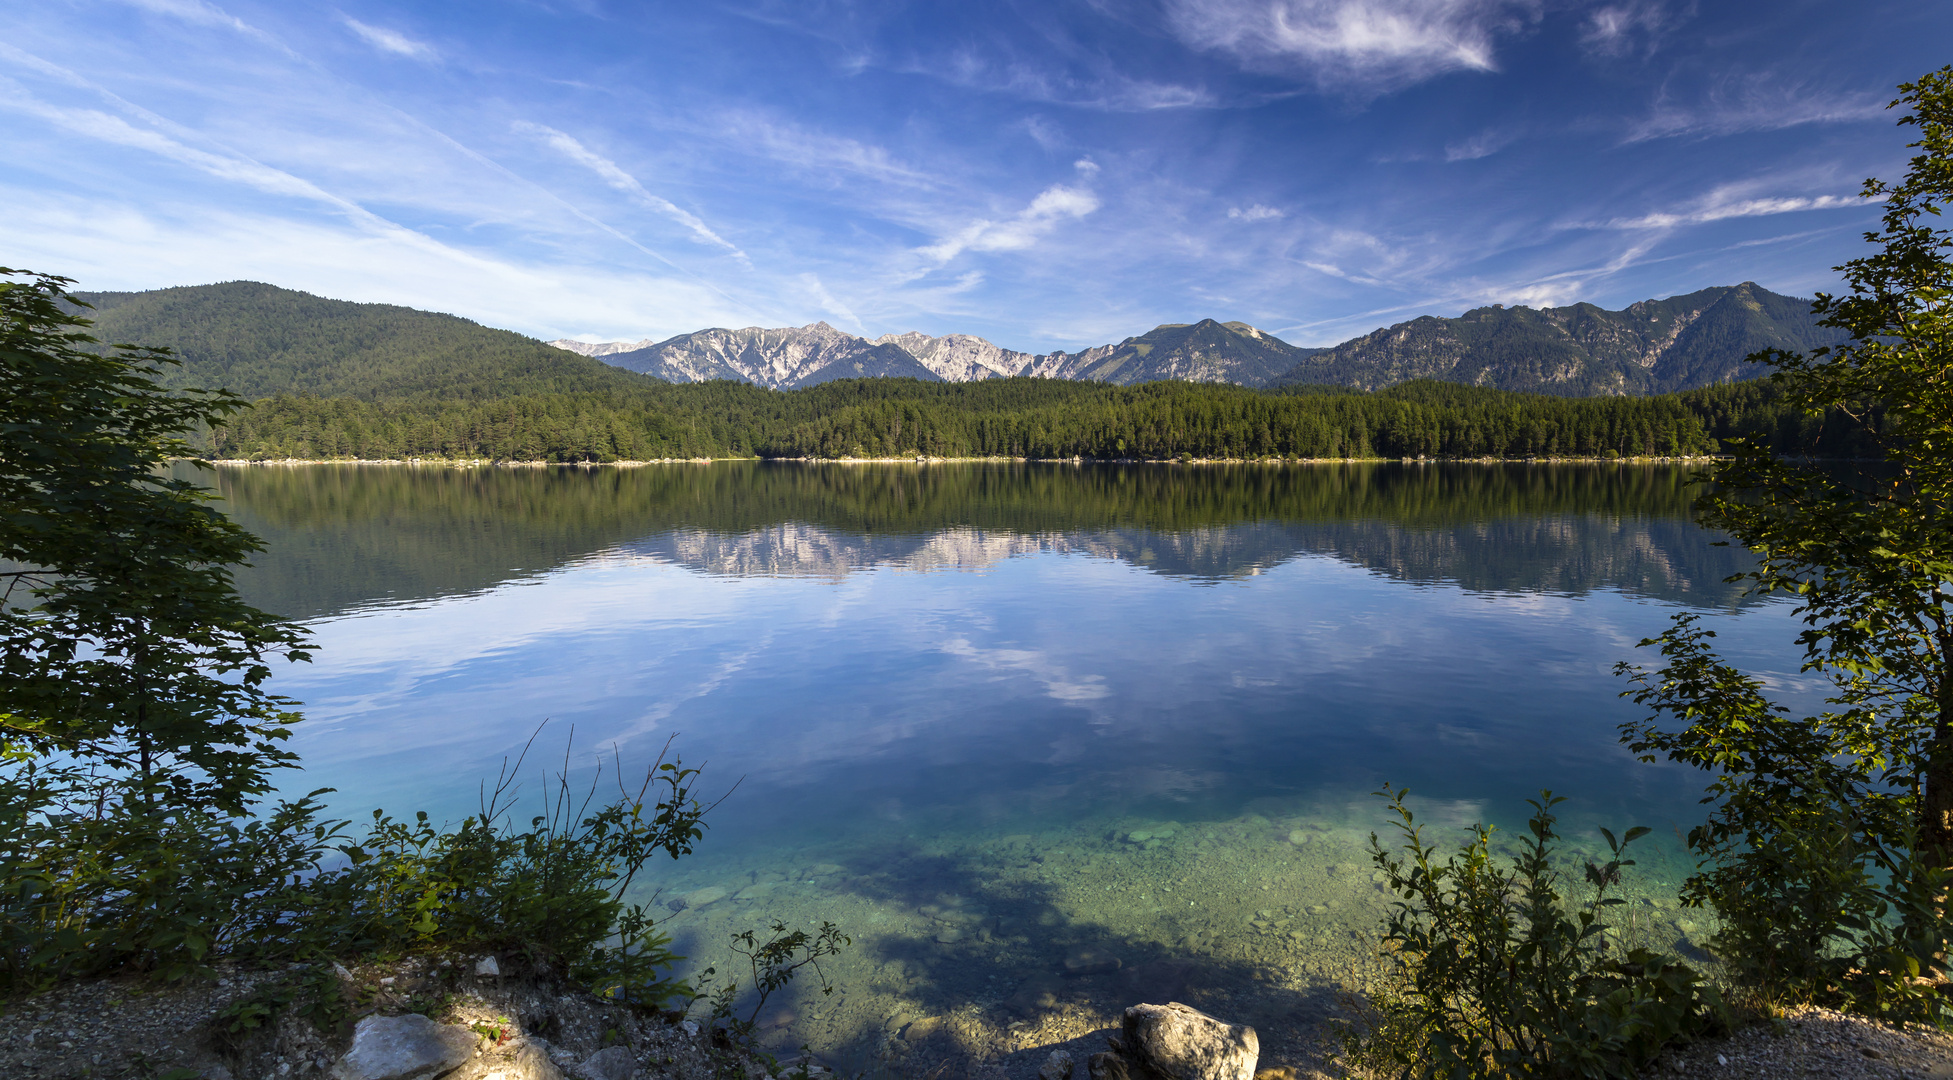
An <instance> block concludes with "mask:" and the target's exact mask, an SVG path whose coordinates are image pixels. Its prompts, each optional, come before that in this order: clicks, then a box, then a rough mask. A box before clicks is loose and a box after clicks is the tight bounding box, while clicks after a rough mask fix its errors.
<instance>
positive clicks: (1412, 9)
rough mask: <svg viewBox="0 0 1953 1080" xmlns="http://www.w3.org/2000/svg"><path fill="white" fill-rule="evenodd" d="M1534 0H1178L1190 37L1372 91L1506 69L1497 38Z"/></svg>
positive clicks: (1324, 83)
mask: <svg viewBox="0 0 1953 1080" xmlns="http://www.w3.org/2000/svg"><path fill="white" fill-rule="evenodd" d="M1535 10H1536V5H1535V4H1534V3H1531V2H1529V0H1169V3H1168V8H1167V11H1168V19H1169V21H1170V23H1171V25H1172V27H1173V30H1174V31H1175V32H1176V33H1177V34H1178V35H1179V37H1180V38H1181V40H1182V41H1185V42H1186V43H1187V44H1189V45H1192V46H1193V47H1195V48H1200V49H1213V50H1219V51H1223V52H1228V53H1232V54H1234V55H1235V56H1237V57H1239V58H1240V59H1241V60H1243V61H1244V62H1246V63H1248V64H1251V65H1254V66H1262V67H1265V66H1275V67H1281V68H1287V69H1292V70H1293V71H1295V72H1296V73H1297V74H1301V75H1303V76H1305V77H1307V78H1309V79H1311V80H1313V81H1314V82H1315V83H1316V84H1317V85H1318V86H1320V87H1322V88H1323V89H1325V90H1334V91H1341V92H1346V93H1372V92H1376V91H1380V90H1386V89H1390V88H1393V87H1397V86H1404V85H1408V84H1410V83H1414V82H1420V81H1422V80H1424V79H1428V78H1432V77H1434V76H1437V75H1442V74H1445V73H1447V72H1452V71H1496V70H1497V69H1498V61H1497V58H1496V57H1495V56H1494V50H1493V43H1494V39H1495V38H1496V37H1497V36H1498V34H1500V33H1501V32H1506V31H1509V30H1512V29H1516V28H1518V27H1519V26H1521V25H1523V24H1524V22H1525V21H1526V18H1527V17H1528V16H1529V15H1530V14H1531V13H1532V12H1533V11H1535Z"/></svg>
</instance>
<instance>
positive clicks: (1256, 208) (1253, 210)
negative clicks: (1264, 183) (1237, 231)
mask: <svg viewBox="0 0 1953 1080" xmlns="http://www.w3.org/2000/svg"><path fill="white" fill-rule="evenodd" d="M1227 216H1228V220H1230V221H1273V220H1275V219H1276V218H1279V217H1282V216H1283V214H1282V212H1281V211H1280V210H1277V209H1275V208H1274V207H1272V206H1263V205H1261V204H1260V203H1255V204H1254V205H1253V206H1249V207H1245V208H1243V207H1239V206H1233V207H1229V208H1228V211H1227Z"/></svg>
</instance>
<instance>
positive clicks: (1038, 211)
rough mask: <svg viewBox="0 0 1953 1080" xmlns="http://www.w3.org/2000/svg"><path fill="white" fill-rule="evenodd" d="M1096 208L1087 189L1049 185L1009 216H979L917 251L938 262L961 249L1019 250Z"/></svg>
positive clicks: (958, 252) (1096, 200) (951, 257)
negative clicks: (1028, 203) (998, 218)
mask: <svg viewBox="0 0 1953 1080" xmlns="http://www.w3.org/2000/svg"><path fill="white" fill-rule="evenodd" d="M1080 171H1081V172H1084V171H1086V170H1080ZM1098 208H1099V197H1098V196H1097V195H1095V194H1093V193H1092V191H1091V190H1090V189H1089V188H1082V187H1070V186H1068V185H1065V184H1053V185H1052V186H1050V187H1048V188H1046V189H1044V190H1043V191H1041V192H1039V193H1038V197H1037V198H1035V199H1032V200H1031V204H1030V205H1029V206H1026V207H1025V208H1024V209H1022V210H1020V211H1018V212H1017V213H1016V214H1014V215H1012V216H1011V217H1009V218H1006V219H1005V220H1003V221H990V220H987V219H983V218H979V219H977V220H976V221H972V222H971V223H970V224H968V225H967V226H965V227H963V228H962V229H960V230H958V231H957V232H956V233H955V234H954V235H952V236H949V237H945V238H944V239H943V240H942V241H941V242H939V243H936V244H931V245H930V246H928V247H925V248H922V249H920V251H921V253H922V254H923V255H925V256H927V257H928V258H929V259H931V260H932V261H934V262H936V263H937V264H939V265H940V264H942V263H946V262H948V261H950V260H951V259H954V258H955V257H956V256H958V255H961V254H962V253H963V252H965V251H1021V250H1023V249H1024V248H1028V247H1030V246H1032V245H1033V244H1036V243H1037V242H1038V240H1040V239H1042V238H1043V237H1044V235H1045V234H1047V233H1049V232H1050V231H1051V230H1053V229H1055V228H1057V227H1058V226H1059V225H1061V224H1063V223H1064V222H1066V221H1070V220H1076V219H1078V218H1082V217H1084V216H1086V215H1087V214H1090V213H1092V212H1093V211H1094V210H1097V209H1098Z"/></svg>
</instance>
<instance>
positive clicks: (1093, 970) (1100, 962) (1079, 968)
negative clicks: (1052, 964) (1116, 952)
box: [1065, 949, 1124, 978]
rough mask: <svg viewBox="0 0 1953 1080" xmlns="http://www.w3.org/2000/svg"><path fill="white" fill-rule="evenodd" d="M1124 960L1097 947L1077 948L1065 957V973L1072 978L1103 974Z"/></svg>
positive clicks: (1118, 965) (1112, 969) (1114, 968)
mask: <svg viewBox="0 0 1953 1080" xmlns="http://www.w3.org/2000/svg"><path fill="white" fill-rule="evenodd" d="M1123 966H1124V962H1123V961H1121V960H1120V959H1119V958H1118V957H1116V956H1113V955H1112V954H1110V953H1107V952H1102V951H1100V950H1098V949H1077V950H1074V951H1073V952H1072V954H1071V955H1070V956H1067V957H1065V974H1066V975H1069V976H1071V977H1072V978H1078V977H1080V976H1084V975H1103V974H1105V973H1107V972H1110V971H1117V970H1119V969H1120V968H1121V967H1123Z"/></svg>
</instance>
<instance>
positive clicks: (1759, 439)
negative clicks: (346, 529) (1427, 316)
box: [199, 378, 1878, 464]
mask: <svg viewBox="0 0 1953 1080" xmlns="http://www.w3.org/2000/svg"><path fill="white" fill-rule="evenodd" d="M1877 423H1878V418H1877V416H1876V414H1874V415H1873V416H1872V417H1871V419H1870V420H1869V425H1870V427H1872V428H1876V426H1877ZM1872 434H1875V432H1868V430H1867V423H1866V422H1860V421H1858V420H1853V419H1850V418H1848V417H1846V416H1845V415H1844V414H1842V413H1837V412H1834V413H1831V414H1811V413H1808V412H1805V411H1803V410H1801V409H1799V408H1796V407H1794V406H1792V405H1790V404H1788V403H1787V402H1786V401H1785V400H1784V399H1783V397H1782V395H1781V393H1780V392H1779V390H1778V389H1777V387H1776V385H1775V384H1774V383H1772V382H1770V381H1768V380H1758V381H1751V382H1742V383H1733V384H1727V385H1723V386H1716V387H1710V388H1706V389H1701V390H1693V391H1687V392H1683V393H1678V394H1666V395H1660V396H1655V397H1642V398H1630V397H1604V398H1563V397H1550V396H1544V395H1536V394H1519V393H1512V392H1509V391H1502V390H1493V389H1487V388H1483V387H1474V386H1465V385H1461V384H1455V383H1443V382H1435V381H1429V380H1420V381H1417V382H1410V383H1404V384H1401V385H1398V386H1394V387H1391V388H1389V389H1385V390H1380V391H1375V392H1367V393H1366V392H1361V391H1353V390H1345V389H1328V388H1319V387H1304V388H1288V389H1283V390H1256V389H1249V388H1246V387H1239V386H1232V385H1226V384H1213V383H1183V382H1161V383H1147V384H1143V385H1139V386H1114V385H1110V384H1105V383H1079V382H1068V381H1063V380H1055V379H1031V378H1019V379H996V380H988V381H985V382H977V383H960V384H959V383H949V384H943V383H926V382H921V381H919V380H914V379H845V380H836V381H834V382H830V383H824V384H822V385H820V386H815V387H809V388H806V389H802V390H790V391H780V390H768V389H765V388H762V387H757V386H752V385H750V384H744V383H736V382H730V381H715V382H706V383H693V384H687V385H661V386H654V387H648V388H643V389H632V390H628V391H612V392H605V393H529V394H520V395H514V396H509V397H502V398H489V399H471V400H452V399H449V400H439V399H434V398H423V397H410V398H398V399H390V400H369V399H361V398H351V397H311V396H299V395H279V396H275V397H269V398H263V399H260V400H258V401H257V402H255V403H254V404H253V406H252V407H251V408H249V409H247V410H244V411H242V412H241V413H239V414H237V415H235V416H233V417H231V418H229V419H228V420H227V421H226V422H225V423H223V424H222V425H221V426H220V427H217V428H215V429H212V430H210V431H208V432H206V433H205V436H204V438H203V440H202V445H201V446H200V447H199V449H201V450H202V451H204V452H205V453H207V454H208V455H209V456H210V457H211V458H213V459H218V460H288V461H346V460H362V461H405V460H411V459H423V460H443V461H488V462H542V463H556V464H567V463H580V462H588V463H623V462H651V461H674V460H698V459H722V458H769V459H814V460H823V461H832V460H846V459H867V460H883V459H885V460H908V461H912V460H914V459H916V458H925V459H931V460H954V459H1010V460H1046V461H1062V460H1093V461H1180V460H1202V461H1260V460H1268V459H1281V460H1288V461H1339V460H1402V459H1406V458H1409V459H1419V458H1440V459H1451V460H1473V459H1480V460H1484V459H1490V460H1508V461H1520V460H1531V459H1546V458H1553V459H1567V458H1574V459H1581V458H1584V459H1602V460H1611V459H1619V458H1678V457H1681V458H1694V457H1707V456H1713V455H1715V454H1717V453H1719V452H1723V451H1724V450H1725V449H1726V448H1727V447H1728V446H1729V445H1731V444H1732V443H1733V441H1734V440H1748V441H1751V442H1756V443H1759V444H1761V445H1765V446H1768V447H1769V448H1770V449H1772V450H1773V451H1776V452H1778V453H1783V454H1789V455H1795V456H1805V457H1859V456H1863V455H1864V454H1866V453H1867V452H1869V447H1870V441H1869V436H1870V435H1872Z"/></svg>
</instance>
